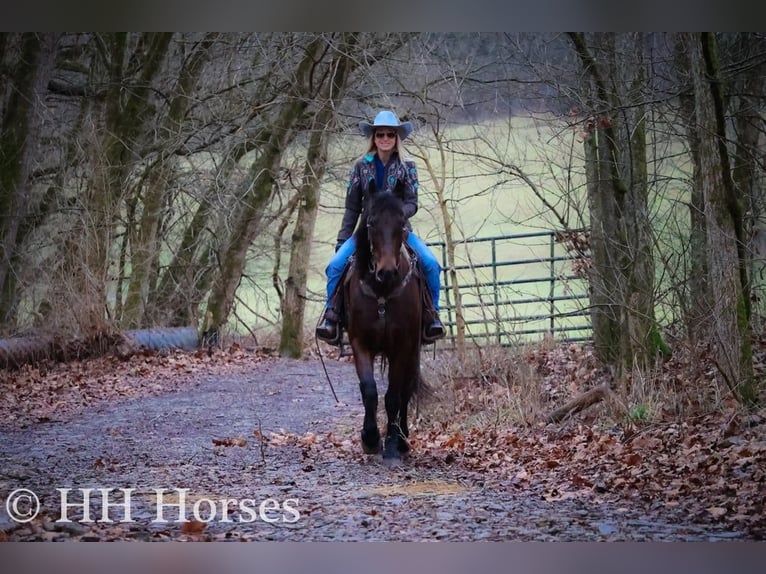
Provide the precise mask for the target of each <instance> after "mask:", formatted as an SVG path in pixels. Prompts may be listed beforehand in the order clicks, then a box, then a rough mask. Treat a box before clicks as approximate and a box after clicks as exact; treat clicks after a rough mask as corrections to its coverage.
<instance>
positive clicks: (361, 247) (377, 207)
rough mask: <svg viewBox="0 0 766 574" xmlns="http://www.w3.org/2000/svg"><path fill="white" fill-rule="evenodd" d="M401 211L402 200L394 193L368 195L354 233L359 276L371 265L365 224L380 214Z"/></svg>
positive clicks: (370, 251) (370, 253)
mask: <svg viewBox="0 0 766 574" xmlns="http://www.w3.org/2000/svg"><path fill="white" fill-rule="evenodd" d="M372 187H373V186H372V185H371V188H372ZM402 209H403V207H402V200H401V199H400V198H399V197H398V196H397V195H396V194H394V193H391V192H388V191H387V192H381V193H374V192H373V193H371V194H370V196H369V199H368V200H367V201H366V202H365V206H364V211H363V213H362V217H361V218H360V221H359V225H358V226H357V228H356V231H355V232H354V237H355V238H356V268H357V271H358V273H359V274H360V275H362V276H364V275H365V274H367V273H368V272H369V269H370V267H371V264H372V246H371V245H370V236H369V234H368V233H367V223H368V222H369V220H370V219H374V218H375V217H378V216H379V215H380V214H382V213H386V212H401V211H402Z"/></svg>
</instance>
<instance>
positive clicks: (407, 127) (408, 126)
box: [359, 110, 413, 140]
mask: <svg viewBox="0 0 766 574" xmlns="http://www.w3.org/2000/svg"><path fill="white" fill-rule="evenodd" d="M377 127H387V128H396V131H397V132H398V133H399V139H400V140H404V139H406V138H407V136H408V135H410V134H411V133H412V130H413V125H412V122H400V121H399V118H398V117H396V114H395V113H394V112H392V111H390V110H383V111H382V112H378V115H377V116H375V121H374V122H373V123H370V122H359V129H360V130H361V131H362V135H364V136H365V137H370V136H372V134H373V133H375V128H377Z"/></svg>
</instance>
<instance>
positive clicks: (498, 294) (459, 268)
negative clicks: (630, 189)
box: [429, 230, 592, 348]
mask: <svg viewBox="0 0 766 574" xmlns="http://www.w3.org/2000/svg"><path fill="white" fill-rule="evenodd" d="M578 233H585V230H576V231H566V232H562V231H540V232H532V233H522V234H514V235H501V236H494V237H481V238H471V239H465V240H461V241H457V242H454V243H453V248H454V257H455V265H454V268H453V269H450V268H449V266H448V258H447V245H446V243H444V242H432V243H429V246H430V247H431V249H433V250H434V251H435V252H436V253H437V255H438V254H440V255H441V261H442V268H443V271H442V273H443V276H442V291H441V302H440V307H441V316H442V321H443V323H444V325H445V327H446V328H447V337H445V339H444V340H442V341H440V342H439V348H444V347H445V346H446V347H452V346H454V344H455V340H456V337H457V327H458V306H457V304H456V297H455V291H454V287H455V283H454V282H453V279H452V273H451V271H453V270H454V273H455V276H456V278H457V281H456V285H457V290H458V292H459V295H460V308H461V309H462V315H463V318H464V324H465V339H466V341H472V342H475V343H476V344H478V345H483V344H495V345H501V346H512V345H518V344H521V343H525V342H532V341H535V340H539V339H542V338H544V337H551V338H553V339H556V340H571V341H576V340H578V341H579V340H587V339H590V338H591V336H592V331H591V324H590V311H589V296H588V283H587V279H585V273H584V272H583V271H584V269H586V268H587V263H588V256H587V254H586V253H582V252H581V251H579V250H577V249H572V242H571V241H569V239H571V238H572V237H573V236H574V235H573V234H578Z"/></svg>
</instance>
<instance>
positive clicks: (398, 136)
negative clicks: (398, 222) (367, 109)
mask: <svg viewBox="0 0 766 574" xmlns="http://www.w3.org/2000/svg"><path fill="white" fill-rule="evenodd" d="M359 128H360V130H361V132H362V134H363V135H364V136H366V137H367V138H368V144H367V151H366V152H365V154H364V155H363V156H362V157H361V158H360V159H359V160H357V162H356V163H355V164H354V167H353V169H352V170H351V177H350V181H349V183H348V189H347V192H346V210H345V213H344V214H343V222H342V224H341V227H340V231H339V232H338V241H337V244H336V246H335V255H334V256H333V257H332V259H330V263H329V264H328V265H327V269H326V270H325V272H326V274H327V303H326V306H325V312H324V322H323V323H322V324H320V326H319V327H317V329H316V335H317V337H319V338H320V339H323V340H325V341H327V342H330V343H337V341H338V339H339V337H338V335H339V329H338V321H339V320H340V317H339V312H338V309H335V308H334V307H333V304H332V299H333V294H334V293H335V290H336V288H337V286H338V283H339V281H340V278H341V276H342V275H343V271H344V270H345V268H346V263H347V262H348V259H349V257H351V255H353V254H354V251H355V249H356V240H355V238H354V236H353V232H354V227H355V226H356V223H357V221H358V219H359V215H360V213H361V212H362V207H363V206H364V203H365V199H366V198H367V195H368V192H369V189H370V183H371V182H374V184H375V185H374V187H375V189H377V190H380V191H381V192H391V191H393V190H394V189H395V188H396V187H397V184H400V188H402V185H403V190H404V192H403V195H404V197H402V199H403V201H404V214H405V218H406V219H407V227H408V229H409V231H410V233H409V236H408V238H407V244H408V245H409V246H410V247H411V248H412V249H413V250H414V251H415V253H416V254H417V257H418V260H419V261H420V265H421V268H422V269H423V272H424V274H425V277H426V283H427V284H428V289H429V291H430V293H431V300H432V301H433V306H434V313H433V317H434V320H433V321H432V322H431V323H430V324H428V325H426V327H425V331H424V333H423V334H424V338H425V339H426V340H428V341H434V340H436V339H439V338H441V337H444V334H445V331H444V325H442V322H441V320H440V319H439V315H438V313H439V289H440V285H439V275H440V273H441V266H440V265H439V260H438V259H437V258H436V256H435V255H434V254H433V253H432V252H431V250H430V249H429V248H428V246H427V245H426V244H425V242H424V241H423V240H422V239H420V238H419V237H418V236H417V235H415V234H414V233H412V228H411V225H410V223H409V218H410V217H412V216H413V215H415V212H417V210H418V171H417V168H416V167H415V162H413V161H411V160H408V159H404V157H403V151H402V141H403V140H404V139H406V138H407V136H409V135H410V133H412V129H413V126H412V123H411V122H400V121H399V118H398V117H397V116H396V114H395V113H394V112H392V111H389V110H383V111H381V112H380V113H378V115H377V116H375V120H374V122H373V123H369V122H364V121H363V122H360V123H359Z"/></svg>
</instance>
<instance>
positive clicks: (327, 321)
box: [316, 307, 340, 345]
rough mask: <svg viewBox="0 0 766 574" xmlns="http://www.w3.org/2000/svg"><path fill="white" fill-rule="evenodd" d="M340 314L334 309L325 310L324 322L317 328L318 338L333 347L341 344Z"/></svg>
mask: <svg viewBox="0 0 766 574" xmlns="http://www.w3.org/2000/svg"><path fill="white" fill-rule="evenodd" d="M338 320H339V317H338V313H337V311H335V309H333V308H332V307H328V308H327V309H325V313H324V321H323V322H322V324H321V325H319V327H317V328H316V336H317V337H318V338H319V339H322V340H323V341H325V342H327V343H330V344H331V345H337V344H338V343H339V339H340V337H339V335H340V329H338Z"/></svg>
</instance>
